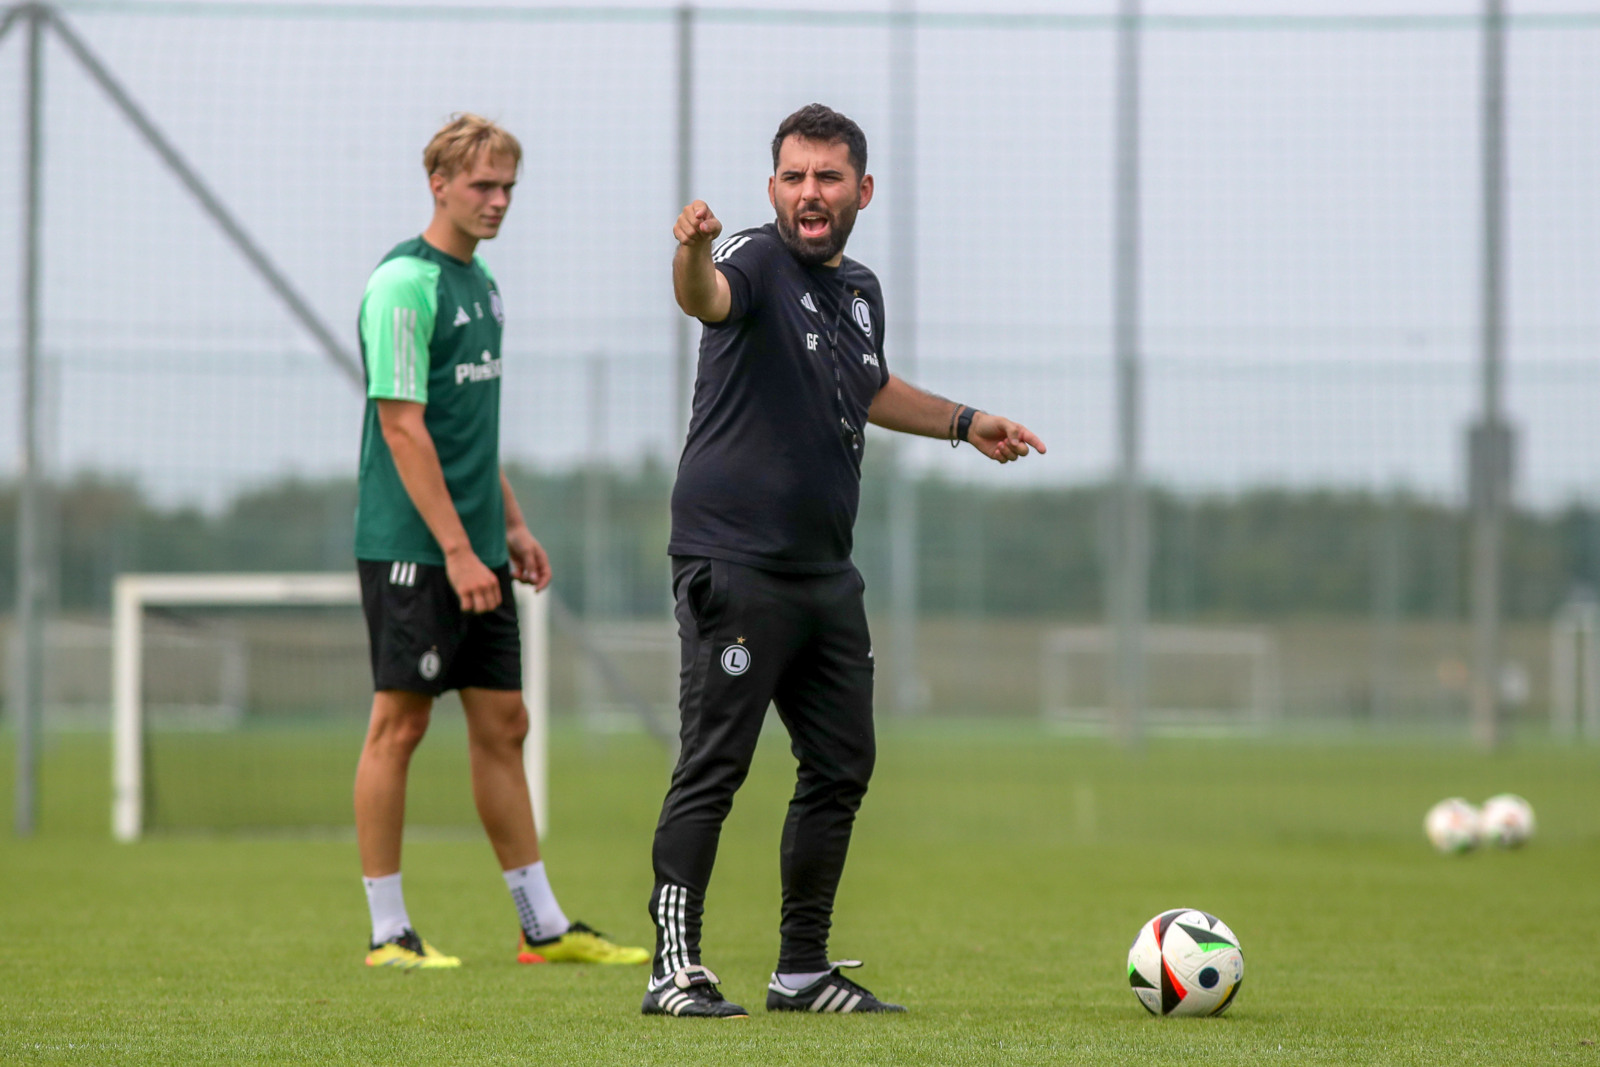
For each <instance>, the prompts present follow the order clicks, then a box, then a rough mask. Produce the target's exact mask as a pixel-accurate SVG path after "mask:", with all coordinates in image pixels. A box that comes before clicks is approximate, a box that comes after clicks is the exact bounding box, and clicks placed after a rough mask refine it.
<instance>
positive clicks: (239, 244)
mask: <svg viewBox="0 0 1600 1067" xmlns="http://www.w3.org/2000/svg"><path fill="white" fill-rule="evenodd" d="M37 10H38V11H39V12H40V17H41V19H49V21H50V24H51V26H52V27H54V28H55V31H56V36H57V37H59V38H60V39H61V43H62V44H63V45H65V46H66V48H67V51H69V52H71V53H72V54H73V56H74V57H75V58H76V59H77V60H78V62H79V63H81V64H82V65H83V69H84V70H85V71H87V72H88V74H89V77H90V78H92V79H93V80H94V82H95V84H97V85H99V86H100V88H101V90H102V91H103V92H104V93H105V94H106V95H107V96H108V97H110V98H111V102H112V103H113V104H115V105H116V107H117V110H118V111H120V112H122V116H123V117H124V118H125V119H127V120H128V122H129V123H130V124H131V125H132V126H133V128H134V129H136V130H138V131H139V134H140V136H142V137H143V138H144V139H145V143H147V144H148V145H149V146H150V147H151V148H152V149H153V150H154V151H155V153H156V155H158V156H160V157H161V161H162V162H163V163H165V164H166V165H167V167H168V169H170V170H171V171H172V172H173V174H175V175H177V178H178V181H179V182H180V183H182V185H183V187H184V188H185V189H187V190H189V194H190V195H191V196H193V197H194V198H195V200H196V201H198V202H199V204H200V208H201V210H202V211H204V212H205V213H206V214H207V215H208V216H210V218H211V221H213V222H215V223H216V224H217V226H218V227H220V228H221V230H222V232H223V233H224V234H226V235H227V237H228V240H229V241H230V242H232V243H233V246H234V247H235V248H237V249H238V250H239V253H240V254H241V255H242V256H244V258H245V260H246V262H248V263H249V264H250V266H252V267H254V268H255V271H256V273H257V274H259V275H260V276H261V280H262V281H264V282H266V284H267V288H269V289H271V290H272V291H273V292H274V293H275V294H277V297H278V299H279V300H282V301H283V303H284V305H285V306H286V307H287V308H288V309H289V313H290V314H291V315H293V316H294V318H295V321H297V322H299V323H300V325H301V326H303V327H304V328H305V330H306V332H307V333H309V334H311V336H312V337H314V338H316V341H317V343H318V345H320V346H321V348H322V350H323V352H324V353H325V354H326V355H327V357H328V358H329V359H331V360H332V361H333V363H334V365H335V366H336V367H338V368H339V369H340V370H341V371H343V372H344V374H345V375H346V376H347V377H348V378H349V379H350V381H351V382H352V383H354V384H356V385H362V384H364V383H365V381H366V372H365V371H363V370H362V368H361V361H360V360H359V359H357V358H356V357H355V356H354V355H352V354H351V352H350V351H349V350H348V349H347V348H345V346H344V345H343V344H341V343H340V342H339V339H338V338H337V337H336V336H335V335H334V333H333V331H332V330H330V329H328V326H327V324H326V323H324V322H323V321H322V320H321V319H320V318H319V317H318V316H317V313H316V312H315V311H313V310H312V308H311V305H310V304H308V303H306V300H305V298H304V297H302V296H301V295H300V293H299V292H298V291H297V290H296V289H295V287H294V286H293V285H292V284H291V283H290V282H289V278H288V276H287V275H285V274H284V273H283V271H281V270H279V269H278V267H277V264H275V263H273V262H272V260H271V259H270V258H268V256H267V254H266V252H264V251H263V250H262V249H261V247H260V246H259V245H257V244H256V242H255V239H254V238H252V237H251V236H250V235H249V234H248V233H247V232H245V229H244V226H243V225H241V224H240V222H239V220H237V219H235V218H234V217H233V215H232V214H231V213H230V212H229V211H228V209H227V208H226V207H225V206H223V203H222V201H221V200H219V199H218V198H217V195H216V194H215V193H213V192H212V191H211V189H210V188H209V187H208V186H207V185H206V183H205V182H204V181H202V180H201V179H200V175H199V174H197V173H196V172H195V170H194V168H193V167H191V166H189V164H188V162H187V161H186V160H185V159H184V158H183V156H182V155H180V154H179V153H178V150H177V149H176V148H175V147H173V145H172V142H170V141H168V140H167V138H166V137H165V136H164V135H163V134H162V132H161V131H160V130H158V129H157V128H156V125H155V123H154V122H152V121H150V118H149V116H147V115H146V114H145V113H144V112H143V111H142V110H141V109H140V107H139V105H138V104H136V103H134V102H133V97H131V96H129V95H128V91H127V90H126V89H124V88H123V87H122V85H121V83H120V82H118V81H117V80H116V78H114V77H112V76H111V72H110V71H109V70H107V69H106V66H105V64H104V63H101V62H100V60H99V59H98V58H97V57H96V56H95V54H94V53H93V52H91V51H89V46H88V45H87V44H85V43H84V42H83V39H82V38H80V37H79V36H78V34H77V31H75V30H74V29H73V28H72V27H71V26H70V25H68V23H67V22H66V20H65V19H63V18H61V17H60V16H59V15H58V14H56V13H55V12H54V11H53V10H51V9H49V8H47V7H43V6H41V7H39V8H37Z"/></svg>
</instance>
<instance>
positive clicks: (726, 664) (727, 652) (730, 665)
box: [722, 638, 750, 678]
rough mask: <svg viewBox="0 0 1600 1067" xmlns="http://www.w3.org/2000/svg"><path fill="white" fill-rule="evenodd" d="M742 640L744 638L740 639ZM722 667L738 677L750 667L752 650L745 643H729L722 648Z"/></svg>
mask: <svg viewBox="0 0 1600 1067" xmlns="http://www.w3.org/2000/svg"><path fill="white" fill-rule="evenodd" d="M740 640H741V641H742V640H743V638H741V639H740ZM722 669H723V670H724V671H726V672H728V673H729V674H731V675H733V676H734V677H735V678H737V677H738V676H739V675H741V674H743V673H744V672H745V671H747V670H749V669H750V650H749V649H748V648H745V647H744V645H742V644H738V645H729V646H728V647H727V648H725V649H723V650H722Z"/></svg>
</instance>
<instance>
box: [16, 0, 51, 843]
mask: <svg viewBox="0 0 1600 1067" xmlns="http://www.w3.org/2000/svg"><path fill="white" fill-rule="evenodd" d="M23 17H24V18H26V20H27V30H28V67H27V89H26V99H25V101H24V104H23V108H24V111H25V112H26V115H27V117H26V120H25V131H24V134H23V183H24V189H23V197H22V205H23V206H22V211H23V220H22V337H21V342H22V351H21V356H22V389H21V394H22V395H21V398H20V399H21V401H22V411H21V412H20V415H21V418H20V420H19V422H20V425H21V428H22V441H21V446H22V447H21V461H22V471H21V479H20V485H19V487H18V489H19V492H18V500H17V614H16V618H17V635H18V642H19V643H18V649H19V653H20V654H19V656H18V657H17V682H16V688H15V690H14V692H15V694H16V707H15V708H14V709H13V713H14V714H15V716H16V722H17V793H16V811H15V823H16V832H17V835H18V836H19V837H28V836H31V835H32V834H33V831H34V828H35V825H36V823H37V820H38V801H39V775H38V771H39V729H40V726H41V719H42V708H41V706H40V705H41V704H42V703H43V698H44V614H43V609H44V558H43V549H44V544H43V540H42V538H41V536H40V523H41V511H42V507H41V503H42V501H41V496H42V494H43V485H42V484H41V483H42V478H41V474H42V472H41V471H40V463H41V458H42V457H41V455H40V449H39V396H40V389H39V302H40V299H39V298H40V275H39V248H40V243H39V242H40V229H41V220H40V215H39V197H40V191H41V189H42V180H43V169H44V145H43V132H44V28H45V18H46V16H45V12H44V10H43V9H42V8H40V7H37V6H35V7H32V8H30V9H29V10H28V11H27V13H26V15H24V16H23Z"/></svg>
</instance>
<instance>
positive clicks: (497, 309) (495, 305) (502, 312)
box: [489, 289, 506, 326]
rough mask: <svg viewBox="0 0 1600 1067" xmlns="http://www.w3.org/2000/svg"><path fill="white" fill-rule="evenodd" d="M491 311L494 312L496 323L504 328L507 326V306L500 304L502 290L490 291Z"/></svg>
mask: <svg viewBox="0 0 1600 1067" xmlns="http://www.w3.org/2000/svg"><path fill="white" fill-rule="evenodd" d="M489 310H490V311H492V312H494V321H495V322H498V323H499V324H500V325H502V326H504V325H505V324H506V306H505V304H503V303H501V302H500V290H498V289H490V290H489Z"/></svg>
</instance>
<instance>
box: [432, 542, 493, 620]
mask: <svg viewBox="0 0 1600 1067" xmlns="http://www.w3.org/2000/svg"><path fill="white" fill-rule="evenodd" d="M444 569H445V574H447V575H448V576H449V578H450V588H452V589H454V590H455V591H456V596H458V597H460V598H461V610H462V611H465V612H467V613H468V614H471V615H481V614H483V613H484V612H486V611H493V610H494V609H495V608H497V607H499V606H500V579H499V578H498V577H496V576H495V573H494V571H492V570H490V569H489V568H488V567H485V566H484V565H483V560H481V559H479V558H478V557H477V555H476V554H474V553H473V551H472V550H471V549H470V548H469V549H465V550H463V551H461V552H456V553H453V554H447V555H446V556H445V557H444Z"/></svg>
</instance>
